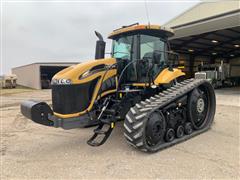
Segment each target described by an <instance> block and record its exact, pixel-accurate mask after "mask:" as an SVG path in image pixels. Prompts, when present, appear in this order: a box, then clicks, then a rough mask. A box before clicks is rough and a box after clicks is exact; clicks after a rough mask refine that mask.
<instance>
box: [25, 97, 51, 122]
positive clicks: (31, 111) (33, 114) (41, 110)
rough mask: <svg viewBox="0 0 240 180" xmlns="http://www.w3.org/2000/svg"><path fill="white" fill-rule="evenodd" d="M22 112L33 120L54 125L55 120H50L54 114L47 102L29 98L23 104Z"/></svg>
mask: <svg viewBox="0 0 240 180" xmlns="http://www.w3.org/2000/svg"><path fill="white" fill-rule="evenodd" d="M21 113H22V114H23V115H24V116H25V117H27V118H28V119H31V120H32V121H34V122H36V123H38V124H42V125H45V126H53V125H54V122H53V121H50V120H49V116H52V115H53V111H52V109H51V108H50V106H49V105H48V104H47V103H45V102H40V101H34V100H28V101H25V102H23V103H22V104H21Z"/></svg>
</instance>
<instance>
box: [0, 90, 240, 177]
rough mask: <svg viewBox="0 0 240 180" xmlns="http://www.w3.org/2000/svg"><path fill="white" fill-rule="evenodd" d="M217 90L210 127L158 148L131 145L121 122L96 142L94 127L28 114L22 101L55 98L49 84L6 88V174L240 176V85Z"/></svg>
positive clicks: (3, 153) (3, 143) (1, 109)
mask: <svg viewBox="0 0 240 180" xmlns="http://www.w3.org/2000/svg"><path fill="white" fill-rule="evenodd" d="M8 91H11V90H8ZM216 93H217V112H216V116H215V122H214V124H213V127H212V129H211V130H210V131H208V132H206V133H205V134H202V135H200V136H197V137H195V138H193V139H190V140H188V141H186V142H184V143H181V144H178V145H175V146H173V147H171V148H168V149H166V150H163V151H160V152H158V153H154V154H146V153H142V152H139V151H137V150H135V149H133V148H132V147H130V146H129V145H128V144H127V143H126V142H125V139H124V137H123V124H122V123H121V122H120V123H118V124H117V126H118V128H116V129H115V130H114V132H113V135H112V136H111V137H110V139H109V141H108V142H107V143H106V144H105V145H103V146H101V147H99V148H93V147H90V146H88V145H87V144H86V140H87V139H88V138H89V137H90V135H91V133H92V128H88V129H74V130H69V131H64V130H62V129H55V128H50V127H44V126H41V125H38V124H35V123H33V122H31V121H30V120H27V119H25V118H23V117H22V116H21V114H20V112H19V104H20V102H21V101H23V100H26V99H42V100H44V101H48V102H50V99H51V97H50V96H51V93H50V91H49V90H44V91H33V90H28V91H27V92H21V91H17V92H14V93H2V94H1V96H0V97H1V99H0V100H1V107H0V113H1V114H0V115H1V149H0V151H1V179H26V178H27V179H30V178H31V179H33V178H38V179H39V178H51V179H59V178H61V179H66V178H68V179H72V178H84V179H100V178H101V179H103V178H104V179H105V178H108V179H110V178H111V179H112V178H118V179H120V178H130V179H143V178H145V179H146V178H174V179H179V178H181V179H182V178H194V179H195V178H198V179H202V178H224V179H226V178H227V179H229V178H231V179H239V178H240V174H239V167H240V165H239V152H240V149H239V121H240V88H234V89H222V90H217V92H216Z"/></svg>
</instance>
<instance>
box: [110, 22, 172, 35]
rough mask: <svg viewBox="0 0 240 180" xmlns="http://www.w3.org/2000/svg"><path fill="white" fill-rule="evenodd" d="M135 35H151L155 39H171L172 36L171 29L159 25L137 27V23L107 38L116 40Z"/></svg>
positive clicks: (124, 27)
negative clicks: (155, 37)
mask: <svg viewBox="0 0 240 180" xmlns="http://www.w3.org/2000/svg"><path fill="white" fill-rule="evenodd" d="M136 33H140V34H146V35H152V36H157V37H171V36H173V35H174V33H173V30H172V29H167V28H165V27H161V26H159V25H139V24H138V23H137V24H133V25H129V26H123V27H122V28H119V29H116V30H114V31H113V32H112V33H111V34H110V35H109V36H108V38H110V39H116V38H118V37H119V36H122V35H131V34H136Z"/></svg>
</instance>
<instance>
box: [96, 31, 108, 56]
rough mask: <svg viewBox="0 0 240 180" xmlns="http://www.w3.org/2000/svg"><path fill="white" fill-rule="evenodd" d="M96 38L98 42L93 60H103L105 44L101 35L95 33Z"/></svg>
mask: <svg viewBox="0 0 240 180" xmlns="http://www.w3.org/2000/svg"><path fill="white" fill-rule="evenodd" d="M95 34H96V36H97V37H98V39H99V40H97V41H96V50H95V59H103V58H104V56H105V46H106V42H105V41H104V40H103V37H102V35H101V34H100V33H99V32H97V31H95Z"/></svg>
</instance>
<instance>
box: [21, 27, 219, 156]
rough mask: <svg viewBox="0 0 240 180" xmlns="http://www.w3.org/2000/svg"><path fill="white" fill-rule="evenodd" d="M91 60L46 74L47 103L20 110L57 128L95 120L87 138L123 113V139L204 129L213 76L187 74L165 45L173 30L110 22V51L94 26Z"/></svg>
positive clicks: (149, 144) (210, 112)
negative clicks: (49, 97)
mask: <svg viewBox="0 0 240 180" xmlns="http://www.w3.org/2000/svg"><path fill="white" fill-rule="evenodd" d="M95 33H96V35H97V37H98V38H99V40H98V41H97V42H96V52H95V60H91V61H86V62H83V63H80V64H78V65H74V66H71V67H68V68H66V69H64V70H62V71H60V72H58V73H57V74H56V75H55V76H54V77H53V78H52V81H51V87H52V107H50V106H49V105H47V104H46V103H45V102H41V101H33V100H28V101H25V102H23V103H22V104H21V112H22V114H23V115H24V116H26V117H27V118H29V119H31V120H32V121H34V122H36V123H39V124H42V125H46V126H53V127H61V128H63V129H73V128H80V127H90V126H97V127H96V129H94V132H93V135H92V137H91V138H90V139H89V140H88V141H87V143H88V144H89V145H91V146H100V145H102V144H104V143H105V142H106V140H107V139H108V137H109V136H110V134H111V132H112V130H113V129H114V127H115V123H116V122H117V121H120V120H124V124H123V126H124V132H123V134H124V136H125V137H126V140H127V142H128V143H129V144H130V145H132V146H134V147H136V148H138V149H139V150H141V151H146V152H156V151H158V150H161V149H163V148H166V147H169V146H171V145H174V144H176V143H179V142H182V141H185V140H187V139H189V138H191V137H193V136H195V135H198V134H200V133H202V132H204V131H206V130H208V129H209V128H210V126H211V124H212V122H213V119H214V115H215V108H216V100H215V93H214V90H213V87H212V86H211V84H210V83H209V82H208V81H206V80H201V79H186V80H184V75H185V73H184V72H182V71H181V70H180V69H178V68H177V61H178V55H177V54H176V53H174V52H172V51H171V49H170V46H169V43H168V37H171V36H173V32H172V31H171V30H167V29H166V28H163V27H161V26H158V25H139V24H138V23H137V24H132V25H129V26H123V27H122V28H119V29H116V30H114V31H113V32H112V33H111V34H110V35H109V37H108V38H110V39H112V52H111V58H104V56H105V44H106V43H105V42H104V40H103V38H102V36H101V34H100V33H98V32H95Z"/></svg>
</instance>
